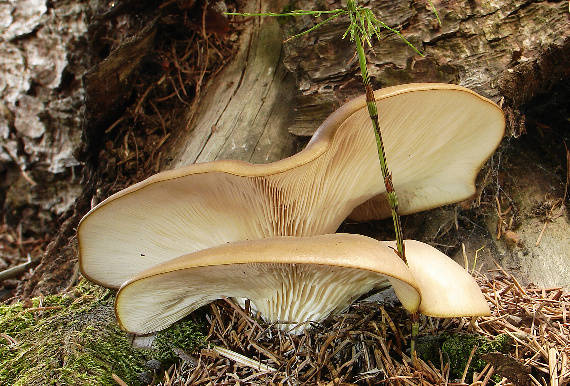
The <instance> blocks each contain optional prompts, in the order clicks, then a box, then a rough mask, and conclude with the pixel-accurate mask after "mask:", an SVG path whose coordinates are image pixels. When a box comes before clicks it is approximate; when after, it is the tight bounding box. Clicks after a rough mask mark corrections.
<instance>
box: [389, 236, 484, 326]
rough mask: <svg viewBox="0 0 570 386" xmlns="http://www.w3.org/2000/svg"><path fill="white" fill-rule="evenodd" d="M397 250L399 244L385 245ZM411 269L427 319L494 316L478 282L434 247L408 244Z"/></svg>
mask: <svg viewBox="0 0 570 386" xmlns="http://www.w3.org/2000/svg"><path fill="white" fill-rule="evenodd" d="M383 243H384V244H385V245H388V246H390V247H392V248H396V242H395V241H384V242H383ZM405 247H406V259H407V262H408V267H409V269H410V271H411V272H412V274H413V275H414V279H415V281H416V283H417V285H418V289H419V290H420V293H421V297H422V301H421V304H420V307H419V312H421V313H422V314H424V315H427V316H434V317H440V318H451V317H459V316H487V315H490V314H491V310H490V308H489V304H488V303H487V301H486V300H485V297H484V296H483V293H482V292H481V289H480V288H479V286H478V285H477V282H476V281H475V279H474V278H473V276H471V275H470V274H469V273H468V272H467V271H466V270H465V269H464V268H463V267H461V266H460V265H459V264H457V263H456V262H455V261H454V260H453V259H451V258H449V257H448V256H447V255H445V254H443V253H442V252H440V251H438V250H437V249H435V248H434V247H432V246H431V245H428V244H425V243H422V242H420V241H416V240H406V241H405Z"/></svg>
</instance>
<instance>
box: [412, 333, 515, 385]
mask: <svg viewBox="0 0 570 386" xmlns="http://www.w3.org/2000/svg"><path fill="white" fill-rule="evenodd" d="M475 346H477V350H476V351H475V354H474V355H473V359H472V360H471V364H470V365H469V371H468V373H467V376H468V378H467V379H470V377H471V375H472V374H473V371H481V370H483V368H484V367H485V362H484V361H483V360H482V359H481V355H482V354H485V353H488V352H495V351H498V352H502V353H507V352H508V350H509V348H510V346H511V338H510V337H509V336H508V335H506V334H502V335H499V336H497V337H495V339H489V338H486V337H484V336H481V335H475V334H442V335H438V336H427V337H422V338H420V339H419V341H418V348H417V352H418V356H419V357H420V358H422V359H423V360H424V361H430V362H432V363H433V364H434V365H435V366H437V367H439V366H440V365H441V364H440V356H439V350H441V353H442V357H443V361H444V362H445V363H447V362H449V364H450V376H451V378H452V379H457V378H461V376H462V374H463V371H464V370H465V366H466V365H467V361H468V360H469V355H470V354H471V351H472V350H473V347H475Z"/></svg>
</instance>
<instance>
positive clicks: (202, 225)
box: [78, 84, 504, 288]
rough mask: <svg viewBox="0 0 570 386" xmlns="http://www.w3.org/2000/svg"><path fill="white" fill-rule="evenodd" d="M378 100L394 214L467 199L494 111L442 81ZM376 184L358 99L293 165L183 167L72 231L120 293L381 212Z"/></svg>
mask: <svg viewBox="0 0 570 386" xmlns="http://www.w3.org/2000/svg"><path fill="white" fill-rule="evenodd" d="M375 96H376V99H377V104H378V111H379V113H380V126H381V129H382V134H383V137H384V144H385V150H386V154H387V159H388V162H389V166H390V168H391V171H392V175H393V180H394V186H395V188H396V192H397V194H398V200H399V209H400V213H402V214H407V213H413V212H417V211H420V210H424V209H429V208H433V207H436V206H440V205H443V204H447V203H451V202H455V201H459V200H463V199H465V198H467V197H469V196H470V195H471V194H473V192H474V191H475V188H474V179H475V175H476V173H477V170H478V169H479V167H480V166H481V164H482V163H483V162H484V160H485V159H486V158H487V157H488V156H489V155H490V154H491V152H492V151H493V150H494V148H495V147H496V145H497V144H498V143H499V141H500V139H501V138H502V135H503V130H504V118H503V114H502V112H501V110H500V109H499V108H498V107H497V106H496V105H495V104H494V103H492V102H490V101H489V100H487V99H485V98H482V97H480V96H479V95H477V94H475V93H474V92H472V91H470V90H468V89H465V88H462V87H459V86H453V85H447V84H409V85H402V86H396V87H389V88H386V89H382V90H379V91H376V93H375ZM380 176H381V172H380V166H379V163H378V155H377V150H376V140H375V137H374V132H373V130H372V126H371V123H370V118H369V116H368V111H367V108H366V100H365V98H364V97H361V98H357V99H355V100H353V101H350V102H348V103H347V104H345V105H344V106H342V107H341V108H340V109H338V110H337V111H335V112H334V113H333V114H332V115H331V116H329V117H328V118H327V119H326V120H325V122H324V123H323V124H322V125H321V126H320V127H319V128H318V129H317V131H316V132H315V134H314V136H313V138H312V139H311V141H310V142H309V144H308V145H307V147H306V148H305V149H304V150H303V151H301V152H300V153H298V154H296V155H294V156H292V157H289V158H286V159H284V160H281V161H277V162H274V163H270V164H265V165H252V164H248V163H245V162H240V161H215V162H208V163H203V164H195V165H190V166H188V167H185V168H181V169H177V170H171V171H166V172H162V173H159V174H156V175H154V176H152V177H150V178H148V179H146V180H144V181H142V182H140V183H138V184H135V185H133V186H131V187H129V188H127V189H124V190H122V191H120V192H118V193H116V194H114V195H113V196H111V197H109V198H108V199H106V200H105V201H103V202H102V203H100V204H99V205H97V206H96V207H95V208H93V209H92V210H91V211H90V212H89V213H88V214H87V215H86V216H85V217H84V218H83V219H82V221H81V222H80V224H79V229H78V241H79V263H80V269H81V272H82V273H83V275H84V276H85V277H87V278H88V279H90V280H91V281H94V282H96V283H99V284H101V285H104V286H107V287H112V288H118V287H119V286H120V285H121V284H122V283H124V282H125V281H126V280H127V279H129V278H130V277H132V276H133V275H135V274H136V273H138V272H140V271H142V270H144V269H147V268H150V267H152V266H153V265H155V264H158V263H161V262H164V261H167V260H169V259H172V258H174V257H177V256H180V255H183V254H187V253H190V252H195V251H199V250H201V249H206V248H210V247H214V246H217V245H222V244H224V243H227V242H233V241H239V240H253V239H262V238H267V237H273V236H311V235H319V234H326V233H332V232H335V231H336V229H337V228H338V226H339V225H340V223H341V222H342V221H343V220H344V219H345V218H346V217H347V216H348V215H349V214H350V213H351V212H352V211H353V209H354V208H356V207H359V205H361V204H363V203H365V204H364V205H362V206H360V207H359V208H358V209H357V210H356V211H355V212H353V217H354V218H357V219H360V220H363V219H367V218H381V217H385V216H389V214H390V211H389V208H387V206H386V205H385V203H384V201H382V200H380V199H379V197H380V198H381V197H382V196H383V194H384V193H385V188H384V184H383V181H382V179H381V177H380ZM374 197H376V199H374V200H372V201H369V200H370V199H372V198H374ZM366 202H367V203H366Z"/></svg>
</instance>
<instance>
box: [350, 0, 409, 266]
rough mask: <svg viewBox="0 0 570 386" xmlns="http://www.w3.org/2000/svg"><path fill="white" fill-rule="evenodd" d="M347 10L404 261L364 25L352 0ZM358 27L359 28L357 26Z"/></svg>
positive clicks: (394, 193) (401, 236)
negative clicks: (371, 83)
mask: <svg viewBox="0 0 570 386" xmlns="http://www.w3.org/2000/svg"><path fill="white" fill-rule="evenodd" d="M347 6H348V10H349V12H350V15H351V16H350V19H351V25H354V26H355V27H354V30H353V31H351V37H352V38H353V39H354V43H355V44H356V54H357V55H358V62H359V64H360V73H361V75H362V83H363V84H364V88H365V89H366V106H367V107H368V114H369V115H370V120H371V121H372V127H373V128H374V135H375V137H376V148H377V150H378V160H379V161H380V169H381V170H382V177H383V178H384V185H385V186H386V195H387V197H388V204H389V205H390V209H391V212H392V219H393V222H394V231H395V233H396V245H397V248H398V255H399V256H400V258H401V259H402V260H404V262H406V263H407V261H406V253H405V247H404V237H403V232H402V224H401V222H400V216H399V214H398V197H397V195H396V191H395V190H394V185H393V183H392V175H391V173H390V170H389V169H388V163H387V161H386V153H385V151H384V142H383V141H382V133H381V131H380V124H379V121H378V108H377V106H376V99H375V98H374V91H373V90H372V86H371V85H370V78H369V77H368V67H367V63H366V55H365V53H364V47H363V46H362V40H361V34H362V33H363V32H365V28H366V27H365V26H364V25H363V24H360V25H358V24H357V23H358V22H356V19H357V18H358V14H357V13H356V9H357V8H356V4H355V2H354V1H349V2H348V4H347ZM359 27H360V28H359Z"/></svg>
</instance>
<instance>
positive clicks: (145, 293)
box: [115, 234, 420, 334]
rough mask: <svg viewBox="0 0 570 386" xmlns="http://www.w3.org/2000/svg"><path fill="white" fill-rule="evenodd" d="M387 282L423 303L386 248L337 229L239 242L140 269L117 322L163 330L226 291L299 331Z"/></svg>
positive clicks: (121, 300) (137, 329) (404, 297)
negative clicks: (339, 231)
mask: <svg viewBox="0 0 570 386" xmlns="http://www.w3.org/2000/svg"><path fill="white" fill-rule="evenodd" d="M386 279H387V280H389V281H390V283H391V284H392V286H393V287H394V289H395V291H396V294H397V295H398V297H399V299H400V300H401V302H402V304H403V305H404V307H405V308H407V309H408V310H410V311H411V312H414V311H416V310H417V308H418V306H419V304H420V295H419V293H418V291H417V289H416V284H415V281H414V277H413V276H412V274H411V273H410V271H409V269H408V267H407V266H406V265H405V264H404V262H403V261H402V260H401V259H400V258H399V257H398V256H397V255H396V254H395V253H394V251H393V250H392V249H391V248H389V247H388V246H386V245H384V244H382V243H380V242H378V241H376V240H374V239H371V238H368V237H365V236H360V235H349V234H334V235H321V236H313V237H275V238H268V239H263V240H253V241H241V242H235V243H229V244H225V245H221V246H218V247H214V248H209V249H205V250H201V251H198V252H195V253H192V254H189V255H185V256H181V257H179V258H176V259H174V260H171V261H168V262H165V263H162V264H160V265H158V266H155V267H153V268H150V269H148V270H146V271H144V272H141V273H140V274H138V275H137V276H135V277H134V278H132V279H131V280H129V281H128V282H127V283H125V284H124V285H123V286H122V287H121V289H120V290H119V293H118V294H117V300H116V303H115V312H116V315H117V320H118V321H119V324H120V326H121V327H122V328H123V329H125V330H127V331H129V332H134V333H138V334H146V333H150V332H153V331H157V330H161V329H164V328H166V327H168V326H169V325H171V324H172V323H174V322H175V321H177V320H179V319H181V318H182V317H184V316H186V315H187V314H189V313H191V312H192V311H194V310H195V309H197V308H198V307H201V306H203V305H205V304H207V303H209V302H211V301H214V300H216V299H219V298H221V297H237V298H247V299H250V300H251V303H252V305H253V306H254V307H255V309H256V310H257V311H258V312H259V313H260V314H261V315H262V316H263V317H264V318H265V319H266V320H267V321H268V322H275V323H278V325H279V327H281V328H282V329H292V328H294V326H292V325H291V324H290V323H304V324H303V325H300V326H297V327H296V328H294V330H295V332H300V331H302V329H303V328H304V326H306V322H308V321H315V322H318V321H321V320H323V319H324V318H326V317H327V316H328V315H329V314H331V313H333V312H338V311H341V310H342V309H344V308H345V307H346V306H348V305H349V304H350V303H351V302H352V301H353V300H355V299H356V298H358V297H359V296H360V295H362V294H364V293H366V292H368V291H370V290H371V289H373V288H374V287H375V286H377V285H379V284H381V283H383V282H385V281H386Z"/></svg>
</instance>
